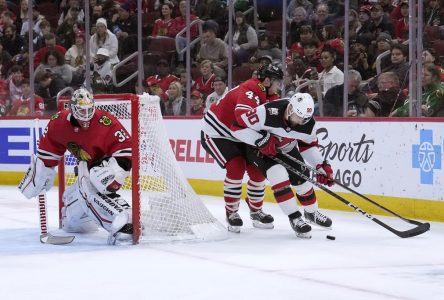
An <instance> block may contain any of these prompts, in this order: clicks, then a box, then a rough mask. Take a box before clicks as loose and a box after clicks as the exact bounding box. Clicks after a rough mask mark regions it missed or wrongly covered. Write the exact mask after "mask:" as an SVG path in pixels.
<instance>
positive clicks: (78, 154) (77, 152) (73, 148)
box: [68, 142, 91, 161]
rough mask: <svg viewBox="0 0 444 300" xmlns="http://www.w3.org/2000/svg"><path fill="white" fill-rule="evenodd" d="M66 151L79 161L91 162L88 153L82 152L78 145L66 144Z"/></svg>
mask: <svg viewBox="0 0 444 300" xmlns="http://www.w3.org/2000/svg"><path fill="white" fill-rule="evenodd" d="M68 151H69V152H71V153H72V155H74V156H75V158H77V159H78V160H80V161H89V160H91V155H89V153H88V152H86V151H85V150H83V149H82V148H81V147H80V146H79V145H78V144H76V143H74V142H69V143H68Z"/></svg>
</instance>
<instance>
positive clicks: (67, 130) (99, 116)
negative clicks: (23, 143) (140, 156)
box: [37, 109, 131, 167]
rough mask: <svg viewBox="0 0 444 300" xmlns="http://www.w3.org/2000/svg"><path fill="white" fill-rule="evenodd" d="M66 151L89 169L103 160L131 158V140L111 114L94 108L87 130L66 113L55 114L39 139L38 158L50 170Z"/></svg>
mask: <svg viewBox="0 0 444 300" xmlns="http://www.w3.org/2000/svg"><path fill="white" fill-rule="evenodd" d="M66 150H69V151H70V152H71V153H72V154H73V155H74V156H75V157H76V158H77V159H78V160H83V161H86V162H87V163H88V166H89V167H91V165H93V164H94V163H97V162H100V161H101V160H102V159H103V158H105V157H111V156H113V157H123V158H128V159H131V137H130V135H129V133H128V132H127V131H126V129H125V128H124V127H123V126H122V124H121V123H120V122H119V121H118V120H117V118H115V117H114V116H113V115H112V114H110V113H108V112H106V111H103V110H100V109H96V111H95V113H94V116H93V117H92V119H91V121H90V125H89V128H88V129H86V130H85V129H81V128H80V126H79V124H78V123H77V121H76V120H75V119H74V117H73V116H72V114H71V112H70V111H69V110H63V111H60V112H58V113H57V114H55V115H54V116H53V117H52V118H51V120H50V121H49V123H48V126H47V127H46V129H45V132H44V133H43V137H42V138H41V139H40V144H39V149H38V150H37V156H38V157H39V158H40V159H41V160H43V162H44V163H45V166H47V167H53V166H56V165H57V164H58V161H59V159H60V158H61V157H62V155H64V153H65V151H66Z"/></svg>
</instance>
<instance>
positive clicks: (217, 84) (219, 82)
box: [205, 76, 228, 112]
mask: <svg viewBox="0 0 444 300" xmlns="http://www.w3.org/2000/svg"><path fill="white" fill-rule="evenodd" d="M213 87H214V92H212V93H211V94H209V95H208V97H207V99H206V100H205V112H207V111H208V109H209V108H210V106H211V104H213V103H214V102H217V101H219V100H220V99H222V97H223V96H225V94H226V93H228V87H227V83H226V82H225V80H224V79H223V78H222V77H219V76H216V77H215V78H214V82H213Z"/></svg>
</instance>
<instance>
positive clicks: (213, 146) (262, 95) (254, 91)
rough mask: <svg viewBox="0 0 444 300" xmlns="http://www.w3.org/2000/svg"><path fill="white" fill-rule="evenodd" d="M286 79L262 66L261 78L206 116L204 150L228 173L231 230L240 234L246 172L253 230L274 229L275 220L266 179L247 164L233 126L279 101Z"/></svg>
mask: <svg viewBox="0 0 444 300" xmlns="http://www.w3.org/2000/svg"><path fill="white" fill-rule="evenodd" d="M282 79H283V72H282V70H281V69H280V68H279V67H276V66H273V65H266V66H262V67H261V68H260V69H259V71H258V77H257V78H252V79H249V80H247V81H245V82H244V83H242V84H240V85H239V86H237V87H235V88H233V89H232V90H230V91H229V92H228V93H227V94H226V95H225V96H224V97H223V98H221V99H220V100H218V101H216V102H214V103H213V104H212V105H211V107H210V108H209V110H208V112H207V113H206V114H205V116H204V119H203V122H204V124H203V127H202V134H201V143H202V146H203V147H204V149H205V150H206V151H207V152H208V153H209V154H210V155H212V156H213V157H214V159H215V160H216V161H217V162H218V164H219V165H220V166H221V167H222V168H224V169H225V170H226V176H225V180H224V200H225V210H226V216H227V222H228V229H229V230H230V231H233V232H240V228H241V226H242V225H243V221H242V219H241V217H240V216H239V214H238V210H239V202H240V198H241V191H242V179H243V177H244V174H245V172H246V173H247V174H248V176H249V180H248V182H247V199H246V201H247V203H248V206H249V208H250V218H251V219H252V221H253V226H255V227H259V228H273V227H274V225H273V221H274V219H273V217H272V216H271V215H269V214H266V213H264V212H263V211H262V205H263V198H264V191H265V177H264V176H263V174H261V172H260V171H259V170H258V169H257V168H256V167H255V166H254V165H252V164H249V163H247V161H246V147H247V145H246V144H245V143H242V142H240V141H239V140H237V139H236V138H235V137H234V136H233V133H232V129H231V128H232V124H234V123H235V122H236V119H237V118H239V116H241V115H242V114H243V113H246V112H248V111H250V110H252V109H254V108H255V107H257V106H258V105H260V104H263V103H266V102H267V101H269V100H270V99H271V98H273V99H274V98H275V97H276V96H275V91H277V90H278V89H279V88H280V86H281V82H282Z"/></svg>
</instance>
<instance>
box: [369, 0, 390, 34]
mask: <svg viewBox="0 0 444 300" xmlns="http://www.w3.org/2000/svg"><path fill="white" fill-rule="evenodd" d="M370 17H371V20H372V24H373V25H374V28H373V29H374V30H375V33H376V34H380V33H381V32H386V33H388V34H390V36H394V34H395V30H394V26H393V24H392V20H391V19H390V17H389V16H388V15H386V14H384V10H383V9H382V6H381V4H378V3H376V4H374V5H373V6H372V8H371V15H370Z"/></svg>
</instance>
